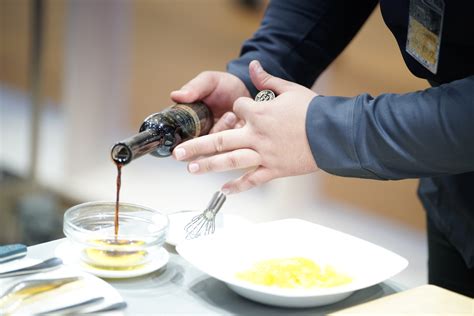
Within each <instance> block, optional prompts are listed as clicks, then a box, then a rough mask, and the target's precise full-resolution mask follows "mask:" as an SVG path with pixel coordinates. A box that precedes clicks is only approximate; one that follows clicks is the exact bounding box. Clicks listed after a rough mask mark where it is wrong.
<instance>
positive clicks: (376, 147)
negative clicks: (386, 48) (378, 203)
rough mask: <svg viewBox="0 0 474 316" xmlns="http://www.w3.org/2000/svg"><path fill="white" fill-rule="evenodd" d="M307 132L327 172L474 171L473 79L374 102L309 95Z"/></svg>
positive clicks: (393, 175)
mask: <svg viewBox="0 0 474 316" xmlns="http://www.w3.org/2000/svg"><path fill="white" fill-rule="evenodd" d="M306 134H307V136H308V140H309V143H310V147H311V151H312V152H313V156H314V157H315V159H316V163H317V165H318V166H319V167H320V168H321V169H323V170H325V171H327V172H329V173H332V174H336V175H341V176H348V177H361V178H373V179H402V178H419V177H431V176H438V175H444V174H456V173H463V172H468V171H473V170H474V76H470V77H467V78H465V79H462V80H457V81H453V82H451V83H448V84H444V85H442V86H439V87H436V88H430V89H426V90H424V91H418V92H413V93H408V94H402V95H398V94H383V95H380V96H378V97H376V98H372V97H371V96H369V95H359V96H357V97H355V98H343V97H321V96H319V97H316V98H314V99H313V100H312V101H311V104H310V106H309V108H308V113H307V118H306Z"/></svg>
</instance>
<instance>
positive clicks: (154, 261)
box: [55, 240, 169, 279]
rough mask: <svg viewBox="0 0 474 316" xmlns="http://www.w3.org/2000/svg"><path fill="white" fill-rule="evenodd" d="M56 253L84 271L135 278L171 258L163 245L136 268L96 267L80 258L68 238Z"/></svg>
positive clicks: (58, 247)
mask: <svg viewBox="0 0 474 316" xmlns="http://www.w3.org/2000/svg"><path fill="white" fill-rule="evenodd" d="M55 255H56V256H57V257H59V258H61V259H62V260H63V262H64V264H67V265H70V266H73V267H75V268H78V269H81V270H83V271H86V272H89V273H91V274H93V275H96V276H98V277H101V278H116V279H123V278H133V277H137V276H140V275H144V274H148V273H150V272H153V271H156V270H158V269H160V268H161V267H163V266H164V265H166V263H168V260H169V253H168V251H166V249H164V248H163V247H161V248H160V249H159V250H158V252H157V253H156V254H155V255H154V257H153V258H151V259H150V262H148V263H147V264H144V265H143V267H141V268H139V269H134V270H104V269H98V268H94V267H93V266H90V265H88V264H86V263H84V262H82V260H81V259H80V258H79V254H78V253H77V252H76V251H74V247H72V246H71V243H70V242H69V241H68V240H64V241H63V242H61V243H60V244H59V245H58V246H57V247H56V250H55Z"/></svg>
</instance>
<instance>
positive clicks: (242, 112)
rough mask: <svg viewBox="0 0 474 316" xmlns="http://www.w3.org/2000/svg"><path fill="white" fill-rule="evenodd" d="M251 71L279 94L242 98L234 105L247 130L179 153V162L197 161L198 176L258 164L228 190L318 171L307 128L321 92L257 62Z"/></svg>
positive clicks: (201, 140) (190, 144)
mask: <svg viewBox="0 0 474 316" xmlns="http://www.w3.org/2000/svg"><path fill="white" fill-rule="evenodd" d="M249 71H250V77H251V79H252V82H253V83H254V85H255V86H256V87H257V89H259V90H264V89H270V90H272V91H274V92H275V93H276V94H277V95H278V97H277V98H275V99H274V100H272V101H265V102H255V101H254V100H252V99H250V98H247V97H241V98H239V99H237V100H236V101H235V103H234V108H233V109H234V113H235V114H236V115H237V116H238V117H239V118H241V119H243V120H244V121H245V125H244V126H243V127H242V128H239V129H229V130H225V131H222V132H218V133H214V134H210V135H206V136H201V137H198V138H195V139H192V140H189V141H187V142H184V143H182V144H180V145H179V146H178V147H176V149H175V150H174V152H173V156H174V157H175V158H176V159H177V160H192V159H195V160H192V161H190V162H189V164H188V170H189V172H191V173H195V174H202V173H205V172H209V171H227V170H232V169H239V168H252V169H251V170H249V171H247V172H246V173H245V174H244V175H243V176H241V177H240V178H238V179H235V180H233V181H230V182H228V183H226V184H225V185H224V186H223V187H222V190H223V191H224V192H225V193H227V194H229V193H237V192H241V191H245V190H248V189H250V188H252V187H255V186H258V185H261V184H263V183H266V182H268V181H270V180H272V179H275V178H279V177H286V176H293V175H301V174H306V173H311V172H314V171H316V170H317V169H318V168H317V166H316V163H315V161H314V159H313V156H312V154H311V150H310V147H309V144H308V140H307V137H306V131H305V120H306V110H307V108H308V105H309V103H310V101H311V100H312V99H313V98H314V97H315V96H316V93H315V92H313V91H311V90H310V89H307V88H305V87H303V86H301V85H298V84H295V83H292V82H289V81H285V80H283V79H280V78H277V77H273V76H271V75H270V74H268V73H267V72H265V71H264V70H263V69H262V67H261V66H260V63H259V62H257V61H252V62H251V63H250V65H249ZM203 156H204V157H203Z"/></svg>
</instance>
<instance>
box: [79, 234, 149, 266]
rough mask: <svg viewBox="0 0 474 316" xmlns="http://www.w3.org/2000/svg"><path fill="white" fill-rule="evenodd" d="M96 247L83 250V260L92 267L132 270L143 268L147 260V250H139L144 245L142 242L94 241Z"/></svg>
mask: <svg viewBox="0 0 474 316" xmlns="http://www.w3.org/2000/svg"><path fill="white" fill-rule="evenodd" d="M91 243H92V244H94V245H97V248H95V247H88V248H85V249H84V250H83V255H82V257H83V260H84V261H85V262H86V263H88V264H89V265H91V266H94V267H96V268H100V269H107V270H132V269H137V268H139V267H141V266H142V265H143V264H144V263H145V262H146V260H147V256H148V252H147V251H146V250H137V248H138V249H139V248H140V247H141V246H143V245H144V243H145V242H143V241H141V240H120V239H116V240H115V239H103V240H93V241H91Z"/></svg>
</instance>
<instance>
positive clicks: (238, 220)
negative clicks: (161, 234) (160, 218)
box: [166, 211, 251, 246]
mask: <svg viewBox="0 0 474 316" xmlns="http://www.w3.org/2000/svg"><path fill="white" fill-rule="evenodd" d="M201 212H202V211H179V212H175V213H170V214H168V219H169V221H170V226H169V230H168V235H167V236H166V243H168V244H170V245H172V246H176V245H177V244H179V243H180V242H182V241H184V240H186V232H185V231H184V226H186V224H188V223H189V222H190V221H191V219H192V218H193V217H194V216H196V215H198V214H200V213H201ZM247 225H251V222H250V221H249V220H247V219H245V218H243V217H241V216H238V215H232V214H226V213H218V214H217V218H216V232H217V231H220V230H223V229H226V230H227V229H239V228H242V227H243V226H247Z"/></svg>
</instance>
